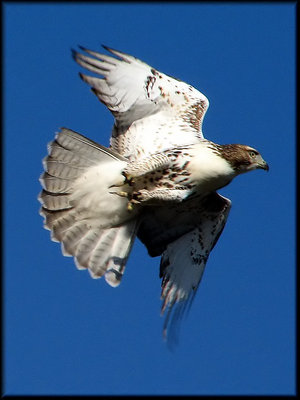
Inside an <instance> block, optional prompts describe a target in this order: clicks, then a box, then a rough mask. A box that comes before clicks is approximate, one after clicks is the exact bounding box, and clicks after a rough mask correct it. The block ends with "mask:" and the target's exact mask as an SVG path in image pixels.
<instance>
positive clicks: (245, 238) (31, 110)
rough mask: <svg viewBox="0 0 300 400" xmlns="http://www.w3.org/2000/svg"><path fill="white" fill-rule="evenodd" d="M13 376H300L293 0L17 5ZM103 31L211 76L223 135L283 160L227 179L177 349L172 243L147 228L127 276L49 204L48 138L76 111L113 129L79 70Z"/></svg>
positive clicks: (43, 387)
mask: <svg viewBox="0 0 300 400" xmlns="http://www.w3.org/2000/svg"><path fill="white" fill-rule="evenodd" d="M3 18H4V52H3V54H4V57H3V60H4V100H5V104H4V138H3V145H4V149H3V157H4V185H3V186H4V220H3V222H4V287H5V290H4V295H3V296H4V297H3V299H4V306H5V314H4V334H5V337H4V348H5V354H4V378H5V379H4V392H5V393H6V394H212V395H220V394H227V395H228V394H293V393H294V392H295V5H294V4H292V3H282V4H281V3H262V4H257V3H252V4H251V3H248V4H247V3H245V4H243V3H241V4H239V3H237V4H227V3H199V4H180V3H177V4H172V3H165V4H138V3H133V4H129V5H128V4H100V3H99V4H97V3H96V4H95V3H93V4H89V3H86V4H83V3H82V4H81V3H70V4H67V3H62V4H59V3H53V4H51V3H49V4H39V3H35V4H22V3H19V4H14V3H7V4H6V5H4V13H3ZM101 43H103V44H106V45H108V46H111V47H113V48H116V49H120V50H123V51H125V52H127V53H130V54H133V55H134V56H136V57H138V58H140V59H142V60H144V61H146V62H148V63H149V64H151V65H153V66H154V67H156V68H157V69H159V70H161V71H163V72H165V73H167V74H169V75H173V76H175V77H178V78H180V79H181V80H184V81H186V82H188V83H190V84H192V85H194V86H196V87H197V88H198V89H200V90H201V91H202V92H203V93H204V94H205V95H206V96H207V97H208V98H209V100H210V108H209V110H208V112H207V115H206V117H205V122H204V126H203V130H204V134H205V136H206V137H207V138H208V139H210V140H213V141H215V142H218V143H243V144H248V145H251V146H253V147H255V148H257V149H258V150H259V151H260V152H261V153H262V155H263V157H264V158H265V159H266V160H267V161H268V163H269V165H270V172H269V173H265V172H264V171H255V172H253V173H250V174H246V175H243V176H241V177H238V178H237V179H236V180H235V181H234V182H232V184H230V185H229V186H228V187H226V188H224V189H223V190H222V191H221V193H222V194H223V195H225V196H227V197H229V198H230V199H231V200H232V204H233V206H232V210H231V214H230V217H229V219H228V223H227V225H226V228H225V230H224V233H223V235H222V236H221V239H220V240H219V242H218V244H217V246H216V247H215V249H214V251H213V252H212V254H211V256H210V259H209V261H208V264H207V268H206V271H205V274H204V277H203V280H202V283H201V286H200V289H199V291H198V293H197V296H196V298H195V301H194V303H193V306H192V309H191V312H190V314H189V316H188V318H187V320H186V321H184V323H183V326H182V329H181V336H180V342H179V345H178V346H177V348H176V349H175V350H174V351H170V350H169V349H168V348H167V346H166V344H165V343H164V342H163V340H162V322H163V321H162V318H161V317H160V316H159V311H160V298H159V296H160V280H159V277H158V266H159V259H158V258H155V259H151V258H150V257H149V256H148V255H147V252H146V250H145V248H144V247H143V246H142V245H141V243H140V242H138V241H137V242H136V243H135V245H134V248H133V251H132V253H131V257H130V260H129V262H128V266H127V270H126V275H125V277H124V280H123V282H122V284H121V286H120V287H119V288H117V289H113V288H111V287H109V286H108V285H107V284H106V283H105V281H104V280H103V279H100V280H93V279H91V278H90V276H89V274H88V272H82V271H78V270H77V269H76V268H75V266H74V263H73V260H72V259H71V258H66V257H63V256H62V254H61V251H60V246H59V245H58V244H57V243H53V242H51V241H50V235H49V232H48V231H46V230H44V229H43V227H42V218H41V217H40V215H39V214H38V210H39V203H38V201H37V195H38V193H39V191H40V184H39V181H38V178H39V175H40V173H41V172H42V164H41V160H42V158H43V157H44V156H45V155H46V151H47V148H46V145H47V143H48V142H49V141H51V140H52V139H53V137H54V134H55V131H56V130H57V129H58V128H59V127H61V126H66V127H69V128H71V129H73V130H76V131H78V132H81V133H82V134H84V135H86V136H88V137H90V138H92V139H93V140H96V141H98V142H100V143H102V144H104V145H108V141H109V136H110V130H111V126H112V122H113V119H112V116H111V115H110V113H109V112H108V111H107V110H106V109H105V107H104V106H103V105H102V104H101V103H100V102H99V101H98V100H97V98H96V97H95V96H94V95H93V94H92V93H91V92H90V91H89V89H88V86H87V85H85V84H84V83H83V82H82V81H81V80H80V79H79V77H78V72H79V71H80V70H81V69H80V67H79V66H78V65H76V63H75V62H74V61H73V60H72V59H71V54H70V48H71V47H76V45H77V44H81V45H83V46H87V47H89V48H91V49H94V50H96V51H97V50H101V48H100V44H101Z"/></svg>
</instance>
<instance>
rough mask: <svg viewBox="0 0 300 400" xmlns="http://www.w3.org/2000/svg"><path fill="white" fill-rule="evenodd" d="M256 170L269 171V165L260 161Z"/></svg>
mask: <svg viewBox="0 0 300 400" xmlns="http://www.w3.org/2000/svg"><path fill="white" fill-rule="evenodd" d="M257 168H260V169H264V170H265V171H269V165H268V164H267V163H266V162H265V160H262V162H261V163H259V164H258V166H257Z"/></svg>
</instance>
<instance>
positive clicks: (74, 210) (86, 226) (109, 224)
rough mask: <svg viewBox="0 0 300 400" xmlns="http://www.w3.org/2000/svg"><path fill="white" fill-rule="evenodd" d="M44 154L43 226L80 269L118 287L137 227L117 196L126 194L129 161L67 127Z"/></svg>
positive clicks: (123, 203)
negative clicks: (126, 173)
mask: <svg viewBox="0 0 300 400" xmlns="http://www.w3.org/2000/svg"><path fill="white" fill-rule="evenodd" d="M48 153H49V155H48V156H47V157H46V158H45V159H44V160H43V164H44V169H45V172H44V173H43V174H42V176H41V178H40V181H41V184H42V186H43V190H42V192H41V193H40V195H39V201H40V202H41V203H42V207H41V211H40V213H41V215H43V216H44V217H45V223H44V225H45V228H46V229H49V230H50V231H51V238H52V240H54V241H58V242H61V243H62V252H63V254H64V255H67V256H74V258H75V263H76V265H77V267H78V268H80V269H82V268H87V269H88V270H89V272H90V274H91V275H92V276H93V277H94V278H98V277H100V276H102V275H104V274H105V273H106V271H107V275H106V280H107V282H108V283H109V284H110V285H112V286H116V285H118V284H119V283H120V279H121V277H122V274H123V271H124V268H125V263H126V260H127V258H128V255H129V252H130V249H131V246H132V242H133V240H134V237H135V226H136V219H135V218H134V217H135V216H134V213H133V212H130V211H129V210H128V209H127V204H128V200H127V198H126V197H123V196H120V195H118V194H117V193H118V191H119V190H126V188H125V189H124V186H122V185H123V184H124V176H123V175H122V173H121V172H122V170H123V169H124V167H125V166H126V164H127V161H126V160H125V159H124V158H123V157H122V156H120V155H119V154H117V153H114V152H113V151H111V150H110V149H107V148H105V147H103V146H100V145H98V144H97V143H95V142H93V141H91V140H89V139H87V138H85V137H84V136H82V135H80V134H78V133H76V132H73V131H71V130H69V129H66V128H62V129H61V131H60V132H58V134H57V135H56V138H55V140H54V141H53V142H51V143H50V144H49V145H48ZM113 186H115V187H114V188H113ZM127 189H128V188H127Z"/></svg>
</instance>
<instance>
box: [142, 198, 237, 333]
mask: <svg viewBox="0 0 300 400" xmlns="http://www.w3.org/2000/svg"><path fill="white" fill-rule="evenodd" d="M230 207H231V202H230V200H229V199H226V198H225V197H223V196H221V195H219V194H218V193H216V192H214V193H210V194H209V195H207V196H206V197H204V198H202V199H199V198H194V199H191V200H188V201H186V202H185V203H184V204H181V206H174V207H168V209H165V208H157V209H154V208H153V209H149V210H148V213H147V214H146V215H145V217H144V220H143V221H142V223H141V226H140V229H139V232H138V237H139V238H140V240H141V241H142V242H143V243H144V244H145V245H146V247H147V249H148V251H149V254H150V255H152V256H158V255H160V254H161V255H162V257H161V263H160V277H161V278H162V292H161V298H162V301H163V304H162V313H164V311H166V312H167V316H166V319H165V324H164V334H165V336H167V329H168V327H169V325H171V326H170V328H171V334H174V333H176V331H175V329H174V328H176V327H177V326H178V325H177V324H175V323H174V322H176V321H178V319H179V318H180V317H181V316H182V315H183V314H184V311H185V309H186V306H187V305H188V304H191V301H192V299H193V298H194V295H195V293H196V291H197V288H198V286H199V283H200V281H201V278H202V275H203V272H204V268H205V265H206V262H207V259H208V256H209V254H210V252H211V250H212V249H213V247H214V246H215V244H216V242H217V240H218V239H219V237H220V235H221V233H222V231H223V229H224V226H225V224H226V221H227V217H228V214H229V211H230ZM173 336H176V335H173Z"/></svg>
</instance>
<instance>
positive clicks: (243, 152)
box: [221, 144, 269, 174]
mask: <svg viewBox="0 0 300 400" xmlns="http://www.w3.org/2000/svg"><path fill="white" fill-rule="evenodd" d="M221 147H222V150H221V154H222V157H223V158H225V159H226V160H227V161H228V162H229V163H230V165H231V166H232V168H233V169H234V170H235V171H236V172H237V174H242V173H244V172H248V171H252V170H254V169H264V170H265V171H269V165H268V164H267V163H266V161H265V160H264V159H263V158H262V156H261V155H260V153H259V152H258V151H257V150H256V149H254V148H253V147H250V146H245V145H243V144H225V145H222V146H221Z"/></svg>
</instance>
